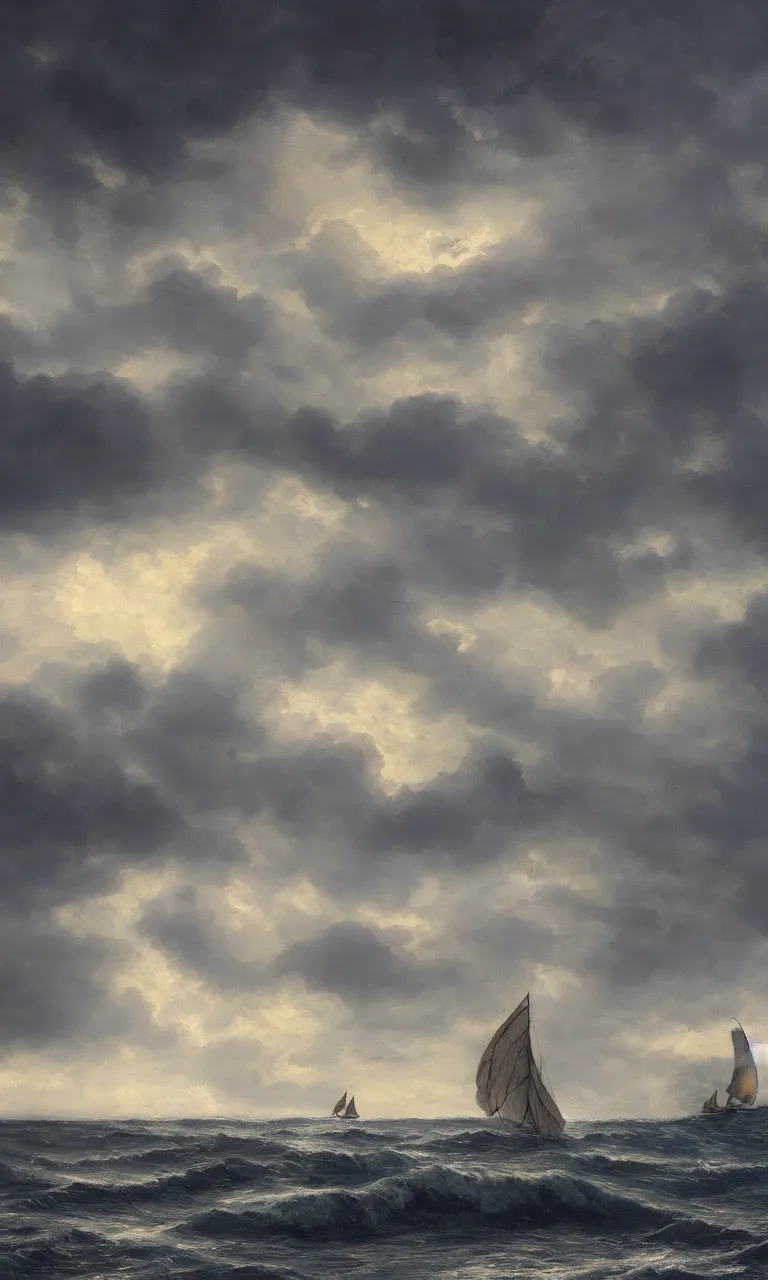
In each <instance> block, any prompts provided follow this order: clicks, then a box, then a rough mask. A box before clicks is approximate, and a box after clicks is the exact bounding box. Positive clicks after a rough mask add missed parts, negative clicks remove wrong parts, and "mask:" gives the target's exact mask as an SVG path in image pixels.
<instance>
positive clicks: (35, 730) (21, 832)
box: [0, 690, 183, 909]
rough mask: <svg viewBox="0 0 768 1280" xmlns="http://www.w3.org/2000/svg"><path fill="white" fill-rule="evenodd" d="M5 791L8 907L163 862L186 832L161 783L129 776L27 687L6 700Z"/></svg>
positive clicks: (69, 893)
mask: <svg viewBox="0 0 768 1280" xmlns="http://www.w3.org/2000/svg"><path fill="white" fill-rule="evenodd" d="M105 747H106V749H105ZM0 794H2V805H0V882H1V883H2V891H3V900H4V902H5V904H6V906H8V905H9V904H10V903H15V904H18V905H19V906H20V907H21V908H22V909H23V908H24V907H25V906H27V905H28V904H31V905H37V906H41V905H43V904H45V905H54V904H56V903H60V902H66V901H69V900H72V899H73V898H77V897H78V896H80V894H82V893H83V892H88V891H97V890H98V889H105V888H107V887H108V886H109V885H110V884H111V883H113V882H114V880H115V879H116V877H117V875H118V873H119V870H120V867H121V865H122V863H123V861H124V860H125V859H129V860H133V859H135V860H137V861H139V862H141V861H142V860H146V859H150V858H152V857H155V856H157V855H159V854H160V853H161V852H162V851H163V850H164V849H165V848H166V847H167V846H168V844H169V842H170V841H172V840H173V838H174V837H175V836H176V835H178V834H180V833H181V832H182V831H183V820H182V819H181V818H180V816H179V815H178V813H177V812H176V811H175V810H174V809H173V807H171V806H169V805H168V804H167V803H166V801H165V800H164V798H163V797H162V796H161V795H160V794H159V793H158V791H157V789H156V787H155V786H153V785H152V784H151V783H150V782H143V781H138V780H136V779H135V778H133V777H131V776H130V775H129V774H128V773H127V772H126V771H125V770H124V768H123V767H122V765H121V763H120V761H119V759H118V758H116V755H115V754H114V753H113V752H110V751H109V749H108V747H107V744H106V743H105V742H104V741H103V740H102V741H100V742H94V741H91V742H89V741H88V738H87V736H85V735H81V734H80V733H79V732H78V726H77V723H76V722H75V721H73V720H72V719H71V718H70V717H68V715H67V713H66V712H65V711H63V710H61V709H59V708H56V707H55V706H53V705H51V704H47V703H46V702H45V701H44V700H43V699H41V698H39V697H34V696H32V695H31V694H26V695H25V694H24V693H23V692H22V691H19V690H15V691H11V692H9V691H6V692H5V693H4V695H3V697H2V698H1V699H0Z"/></svg>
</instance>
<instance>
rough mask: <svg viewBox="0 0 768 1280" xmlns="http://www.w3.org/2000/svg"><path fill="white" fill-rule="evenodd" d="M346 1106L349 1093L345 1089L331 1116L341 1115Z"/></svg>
mask: <svg viewBox="0 0 768 1280" xmlns="http://www.w3.org/2000/svg"><path fill="white" fill-rule="evenodd" d="M346 1105H347V1091H346V1089H345V1090H344V1092H343V1093H342V1095H341V1097H340V1098H339V1100H338V1102H337V1103H336V1106H335V1107H334V1108H333V1111H332V1112H331V1115H332V1116H338V1115H341V1113H342V1111H343V1110H344V1108H345V1107H346Z"/></svg>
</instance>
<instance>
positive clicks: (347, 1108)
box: [331, 1089, 360, 1120]
mask: <svg viewBox="0 0 768 1280" xmlns="http://www.w3.org/2000/svg"><path fill="white" fill-rule="evenodd" d="M331 1115H332V1116H335V1118H336V1119H337V1120H359V1119H360V1116H359V1115H358V1114H357V1107H356V1106H355V1095H354V1093H353V1094H352V1097H351V1098H350V1100H349V1102H347V1091H346V1089H345V1090H344V1092H343V1093H342V1095H341V1097H340V1098H339V1100H338V1102H337V1103H336V1106H335V1107H334V1108H333V1111H332V1112H331Z"/></svg>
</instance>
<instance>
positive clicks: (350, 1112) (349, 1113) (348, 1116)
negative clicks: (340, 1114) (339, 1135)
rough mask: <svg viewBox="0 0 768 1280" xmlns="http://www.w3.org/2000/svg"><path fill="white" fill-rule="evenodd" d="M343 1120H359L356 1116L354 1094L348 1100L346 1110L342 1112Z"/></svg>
mask: <svg viewBox="0 0 768 1280" xmlns="http://www.w3.org/2000/svg"><path fill="white" fill-rule="evenodd" d="M344 1119H345V1120H359V1119H360V1117H359V1115H358V1114H357V1107H356V1106H355V1095H354V1093H353V1094H352V1097H351V1098H350V1100H349V1102H348V1103H347V1109H346V1111H345V1112H344Z"/></svg>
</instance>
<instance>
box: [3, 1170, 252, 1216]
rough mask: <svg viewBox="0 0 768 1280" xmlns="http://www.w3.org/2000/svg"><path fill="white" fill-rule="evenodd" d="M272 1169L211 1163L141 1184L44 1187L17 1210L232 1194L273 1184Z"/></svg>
mask: <svg viewBox="0 0 768 1280" xmlns="http://www.w3.org/2000/svg"><path fill="white" fill-rule="evenodd" d="M275 1176H276V1175H275V1172H274V1170H272V1169H270V1168H268V1167H267V1166H266V1165H257V1164H251V1163H250V1161H247V1160H221V1161H218V1162H217V1163H215V1164H208V1165H203V1166H202V1167H200V1168H194V1167H193V1168H191V1169H188V1170H187V1171H186V1172H185V1173H183V1174H169V1175H168V1176H167V1177H165V1178H152V1179H150V1180H147V1181H145V1182H128V1183H126V1182H79V1181H75V1182H68V1183H66V1185H64V1186H60V1187H54V1188H50V1187H49V1188H46V1189H45V1190H43V1191H41V1192H40V1193H39V1194H38V1195H35V1196H29V1197H27V1198H26V1199H25V1200H22V1201H21V1202H20V1203H19V1205H18V1208H20V1209H21V1210H26V1211H30V1210H37V1211H41V1210H48V1211H50V1210H53V1211H61V1210H71V1209H74V1208H75V1207H76V1208H78V1209H81V1210H86V1211H88V1210H95V1209H99V1208H103V1207H110V1208H111V1209H112V1210H114V1209H119V1208H121V1207H125V1208H128V1207H129V1206H132V1205H136V1204H139V1203H142V1202H145V1203H149V1202H151V1203H158V1204H159V1203H161V1202H163V1201H165V1200H167V1199H186V1197H187V1196H190V1195H203V1194H208V1193H210V1192H216V1191H219V1192H220V1191H232V1190H235V1189H243V1188H244V1187H252V1186H256V1185H258V1184H267V1183H270V1182H274V1181H275Z"/></svg>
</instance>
